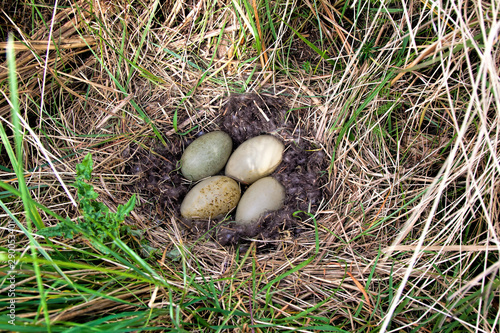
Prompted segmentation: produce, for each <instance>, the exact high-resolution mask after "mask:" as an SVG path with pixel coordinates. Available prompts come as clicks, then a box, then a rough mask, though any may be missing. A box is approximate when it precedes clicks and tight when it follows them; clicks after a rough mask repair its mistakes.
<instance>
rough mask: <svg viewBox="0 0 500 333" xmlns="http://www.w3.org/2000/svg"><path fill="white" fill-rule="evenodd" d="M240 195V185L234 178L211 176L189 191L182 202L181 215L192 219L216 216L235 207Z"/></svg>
mask: <svg viewBox="0 0 500 333" xmlns="http://www.w3.org/2000/svg"><path fill="white" fill-rule="evenodd" d="M240 196H241V191H240V186H239V184H238V183H237V182H236V181H234V180H233V179H231V178H229V177H226V176H214V177H209V178H207V179H205V180H203V181H201V182H200V183H198V184H196V186H194V187H193V188H192V189H191V190H190V191H189V192H188V194H187V195H186V197H185V198H184V200H183V201H182V204H181V215H182V216H183V217H185V218H190V219H208V218H216V217H219V216H222V215H225V214H227V213H228V212H230V211H231V210H232V209H234V207H236V205H237V204H238V201H239V200H240Z"/></svg>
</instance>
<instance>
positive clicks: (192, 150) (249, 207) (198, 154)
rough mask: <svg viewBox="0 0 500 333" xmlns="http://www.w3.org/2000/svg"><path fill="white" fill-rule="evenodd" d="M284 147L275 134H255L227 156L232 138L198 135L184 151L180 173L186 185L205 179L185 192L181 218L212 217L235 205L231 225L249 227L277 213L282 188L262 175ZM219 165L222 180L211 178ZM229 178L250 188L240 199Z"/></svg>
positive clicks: (268, 171) (275, 163)
mask: <svg viewBox="0 0 500 333" xmlns="http://www.w3.org/2000/svg"><path fill="white" fill-rule="evenodd" d="M284 148H285V147H284V145H283V143H282V142H281V141H280V140H278V139H277V138H275V137H274V136H271V135H260V136H256V137H253V138H251V139H249V140H247V141H245V142H243V143H242V144H241V145H240V146H239V147H238V148H237V149H236V150H235V151H234V152H233V153H232V154H231V150H232V140H231V138H230V137H229V135H227V134H226V133H224V132H222V131H215V132H211V133H207V134H204V135H202V136H201V137H199V138H198V139H196V140H195V141H193V142H192V143H191V144H190V145H189V146H188V147H187V148H186V150H185V151H184V154H183V155H182V157H181V172H182V174H183V175H184V177H186V178H187V179H189V180H191V181H197V180H200V179H203V178H205V177H208V178H206V179H204V180H202V181H201V182H200V183H198V184H197V185H195V186H194V187H193V188H192V189H191V190H190V191H189V192H188V194H187V195H186V197H185V198H184V201H183V202H182V204H181V215H182V216H183V217H185V218H192V219H196V218H199V219H208V218H216V217H220V216H224V215H225V214H227V213H229V212H230V211H231V210H233V209H234V208H235V207H236V206H237V205H238V208H237V209H236V223H237V224H241V225H245V226H248V225H251V224H252V222H255V221H256V220H258V218H259V217H260V216H261V215H262V214H264V213H266V212H269V211H274V210H278V209H280V208H281V207H282V206H283V203H284V200H285V189H284V188H283V186H282V185H281V184H280V183H279V182H278V181H277V180H275V179H274V178H272V177H266V176H268V175H270V174H271V173H272V172H273V171H274V170H276V168H277V167H278V165H279V164H280V163H281V160H282V158H283V150H284ZM226 162H227V164H226ZM224 166H226V169H225V174H226V176H213V175H215V174H217V173H218V172H220V171H221V170H222V169H223V168H224ZM210 176H213V177H210ZM234 179H235V180H237V181H238V182H241V183H244V184H252V185H251V186H250V187H249V188H248V189H247V190H246V192H245V193H244V194H243V196H242V197H241V200H240V196H241V191H240V186H239V184H238V183H237V182H236V181H235V180H234ZM238 202H239V204H238Z"/></svg>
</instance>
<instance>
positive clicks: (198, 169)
mask: <svg viewBox="0 0 500 333" xmlns="http://www.w3.org/2000/svg"><path fill="white" fill-rule="evenodd" d="M232 149H233V141H232V140H231V137H230V136H229V135H228V134H227V133H224V132H222V131H215V132H210V133H207V134H204V135H202V136H200V137H199V138H198V139H196V140H194V141H193V142H192V143H191V144H190V145H189V146H188V147H187V148H186V150H185V151H184V153H183V154H182V157H181V173H182V174H183V175H184V177H186V178H187V179H189V180H192V181H197V180H200V179H202V178H205V177H208V176H213V175H215V174H216V173H218V172H219V171H221V170H222V169H223V168H224V165H226V162H227V159H228V158H229V155H231V151H232Z"/></svg>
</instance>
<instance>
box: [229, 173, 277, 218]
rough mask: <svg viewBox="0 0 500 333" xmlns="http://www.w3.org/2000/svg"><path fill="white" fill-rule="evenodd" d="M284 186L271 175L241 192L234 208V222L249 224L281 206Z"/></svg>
mask: <svg viewBox="0 0 500 333" xmlns="http://www.w3.org/2000/svg"><path fill="white" fill-rule="evenodd" d="M284 201H285V188H284V187H283V185H281V184H280V183H279V182H278V181H277V180H276V179H274V178H273V177H264V178H261V179H259V180H257V181H256V182H255V183H253V184H252V185H250V187H249V188H248V189H247V190H246V191H245V193H243V196H242V197H241V200H240V202H239V204H238V208H236V218H235V220H236V223H237V224H240V225H244V226H248V225H251V224H252V223H253V222H255V221H257V220H258V219H259V217H260V216H261V215H262V214H264V213H266V212H270V211H275V210H278V209H280V208H281V207H283V204H284Z"/></svg>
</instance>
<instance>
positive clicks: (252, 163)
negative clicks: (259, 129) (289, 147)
mask: <svg viewBox="0 0 500 333" xmlns="http://www.w3.org/2000/svg"><path fill="white" fill-rule="evenodd" d="M284 148H285V146H284V145H283V143H282V142H281V141H280V140H278V139H277V138H275V137H274V136H271V135H260V136H256V137H254V138H251V139H249V140H247V141H245V142H243V143H242V144H241V145H240V146H239V147H238V148H237V149H236V150H235V151H234V153H233V154H232V155H231V157H230V158H229V161H227V165H226V176H229V177H231V178H234V179H236V180H237V181H240V182H242V183H246V184H251V183H253V182H255V181H256V180H257V179H260V178H262V177H265V176H268V175H270V174H271V173H272V172H273V171H274V170H275V169H276V168H277V167H278V165H279V164H280V163H281V159H282V157H283V150H284Z"/></svg>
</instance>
